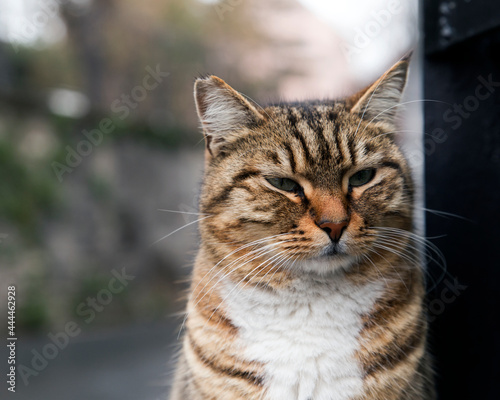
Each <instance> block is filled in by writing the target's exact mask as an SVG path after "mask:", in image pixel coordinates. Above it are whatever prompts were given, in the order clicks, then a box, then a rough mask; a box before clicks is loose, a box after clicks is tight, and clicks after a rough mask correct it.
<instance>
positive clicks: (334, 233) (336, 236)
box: [318, 221, 348, 242]
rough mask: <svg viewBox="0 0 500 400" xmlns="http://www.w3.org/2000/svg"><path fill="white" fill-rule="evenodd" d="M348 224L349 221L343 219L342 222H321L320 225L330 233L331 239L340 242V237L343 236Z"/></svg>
mask: <svg viewBox="0 0 500 400" xmlns="http://www.w3.org/2000/svg"><path fill="white" fill-rule="evenodd" d="M347 224H348V221H341V222H337V223H336V222H320V223H319V224H318V226H319V227H320V228H321V229H323V230H324V231H325V232H326V233H328V236H330V239H332V241H334V242H338V241H339V240H340V237H341V236H342V233H343V232H344V230H345V228H346V226H347Z"/></svg>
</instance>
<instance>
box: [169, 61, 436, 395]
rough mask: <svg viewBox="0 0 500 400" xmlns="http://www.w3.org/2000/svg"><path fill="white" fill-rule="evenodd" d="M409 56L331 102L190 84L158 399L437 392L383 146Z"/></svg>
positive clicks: (402, 189) (405, 177) (400, 172)
mask: <svg viewBox="0 0 500 400" xmlns="http://www.w3.org/2000/svg"><path fill="white" fill-rule="evenodd" d="M408 65H409V56H408V57H404V58H402V59H401V60H400V61H398V62H397V63H396V64H395V65H394V66H393V67H392V68H390V69H389V70H388V71H387V72H386V73H385V74H384V75H383V76H382V77H381V78H380V79H378V80H377V81H376V82H375V83H374V84H372V85H370V86H368V87H367V88H365V89H364V90H362V91H360V92H359V93H357V94H355V95H353V96H351V97H348V98H345V99H342V100H338V101H312V102H305V103H289V104H278V105H271V106H268V107H265V108H261V107H259V106H257V105H256V104H255V103H254V102H253V101H250V100H247V98H246V97H244V96H243V95H242V94H240V93H238V92H237V91H235V90H234V89H233V88H231V87H230V86H229V85H228V84H226V83H225V82H224V81H223V80H221V79H220V78H218V77H215V76H209V77H205V78H199V79H197V80H196V82H195V90H194V94H195V102H196V108H197V112H198V115H199V118H200V121H201V124H202V128H203V133H204V136H205V142H206V148H205V174H204V180H203V185H202V191H201V197H200V214H201V220H200V223H199V229H200V234H201V245H200V249H199V252H198V255H197V257H196V260H195V266H194V271H193V275H192V284H191V289H190V296H189V300H188V306H187V314H186V319H185V321H184V322H185V334H184V336H183V341H182V349H181V352H180V357H179V360H178V365H177V370H176V375H175V378H174V383H173V388H172V392H171V397H170V399H171V400H202V399H217V400H236V399H269V400H270V399H272V400H294V399H297V400H334V399H335V400H343V399H379V400H390V399H406V400H407V399H411V400H413V399H434V398H435V393H434V389H433V376H432V370H431V368H432V367H431V363H430V357H429V354H428V350H427V345H426V340H427V339H426V336H427V321H426V316H425V313H424V304H423V301H424V294H425V290H424V282H423V281H424V274H423V267H422V265H421V262H420V261H419V257H418V248H417V245H416V242H417V241H418V240H417V236H416V235H415V234H414V233H412V225H413V223H412V214H413V200H414V185H413V183H412V177H411V171H410V169H409V166H408V163H407V161H406V160H405V158H404V156H403V154H402V152H401V151H400V149H399V148H398V146H397V145H396V142H395V131H396V121H395V119H396V111H397V109H398V105H399V104H400V101H401V95H402V92H403V90H404V87H405V85H406V80H407V75H408Z"/></svg>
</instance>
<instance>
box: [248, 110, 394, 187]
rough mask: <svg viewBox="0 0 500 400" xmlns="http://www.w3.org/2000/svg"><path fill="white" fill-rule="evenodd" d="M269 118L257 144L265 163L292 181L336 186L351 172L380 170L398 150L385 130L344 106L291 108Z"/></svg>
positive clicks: (267, 112) (270, 112) (271, 112)
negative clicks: (292, 177)
mask: <svg viewBox="0 0 500 400" xmlns="http://www.w3.org/2000/svg"><path fill="white" fill-rule="evenodd" d="M265 112H266V114H267V123H266V124H265V125H264V126H262V128H261V131H260V133H261V135H259V138H258V139H257V140H258V141H260V143H259V145H258V149H259V150H260V151H258V153H260V154H259V155H260V158H261V159H263V160H267V162H268V163H272V164H278V166H277V167H278V168H280V167H281V166H283V167H284V168H285V169H286V170H287V171H290V172H291V175H293V174H301V175H305V176H307V177H308V178H309V179H311V180H314V181H317V182H318V183H320V182H319V181H321V182H322V183H324V184H331V181H332V180H336V181H338V179H339V178H340V177H342V176H343V175H344V174H345V173H346V171H348V170H350V169H352V168H356V167H362V166H367V165H370V164H376V163H377V162H379V161H380V160H381V159H382V158H384V157H386V156H387V154H388V152H389V153H390V152H391V151H392V150H393V148H392V144H391V141H390V140H388V138H387V137H385V138H384V137H383V131H382V130H380V129H378V128H377V127H372V126H369V127H367V125H366V123H363V122H362V121H361V119H360V118H359V117H356V116H355V115H352V114H351V113H350V112H349V111H348V110H346V109H345V106H344V105H343V104H342V103H334V102H331V103H319V102H318V103H309V104H291V105H290V104H287V105H280V106H272V107H268V108H266V109H265ZM378 135H382V136H380V137H379V136H378Z"/></svg>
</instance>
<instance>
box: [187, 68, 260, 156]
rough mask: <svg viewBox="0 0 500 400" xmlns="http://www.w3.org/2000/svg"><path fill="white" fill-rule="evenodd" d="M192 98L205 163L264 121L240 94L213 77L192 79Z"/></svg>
mask: <svg viewBox="0 0 500 400" xmlns="http://www.w3.org/2000/svg"><path fill="white" fill-rule="evenodd" d="M194 99H195V102H196V109H197V111H198V116H199V118H200V121H201V124H202V127H203V133H204V135H205V143H206V160H207V161H208V160H209V159H210V158H211V157H215V156H217V154H219V153H220V152H221V151H223V150H224V145H225V144H226V143H228V142H229V141H231V139H234V138H235V137H237V136H239V135H240V134H241V132H242V130H244V129H245V128H249V127H251V126H255V125H257V124H259V123H260V122H262V121H264V119H265V118H264V116H263V115H262V114H261V113H260V112H259V111H258V110H257V109H256V108H255V107H254V105H253V104H251V103H250V102H249V101H248V100H247V99H245V98H244V97H243V95H241V94H240V93H239V92H237V91H236V90H234V89H233V88H232V87H231V86H229V85H228V84H227V83H226V82H224V81H223V80H222V79H220V78H218V77H216V76H213V75H212V76H209V77H208V78H200V79H197V80H196V82H195V84H194Z"/></svg>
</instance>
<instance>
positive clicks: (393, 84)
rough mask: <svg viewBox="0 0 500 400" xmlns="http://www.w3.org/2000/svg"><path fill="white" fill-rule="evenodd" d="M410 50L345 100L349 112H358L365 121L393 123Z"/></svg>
mask: <svg viewBox="0 0 500 400" xmlns="http://www.w3.org/2000/svg"><path fill="white" fill-rule="evenodd" d="M410 57H411V52H410V53H408V54H407V55H406V56H405V57H403V58H402V59H401V60H400V61H398V62H397V63H396V64H394V65H393V66H392V67H391V68H390V69H389V70H388V71H387V72H386V73H385V74H384V75H382V76H381V77H380V78H379V79H378V80H377V81H376V82H375V83H373V84H372V85H370V86H368V87H367V88H365V89H363V90H361V91H360V92H358V93H356V94H355V95H354V96H352V97H350V98H349V99H348V100H347V106H348V107H350V108H351V112H353V113H357V114H359V115H360V116H361V117H362V118H363V119H364V120H365V121H368V122H374V123H376V122H382V123H386V124H389V125H391V126H393V125H394V123H395V117H396V113H397V111H398V110H397V105H398V104H399V103H400V101H401V96H402V94H403V90H404V88H405V86H406V80H407V77H408V67H409V63H410Z"/></svg>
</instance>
